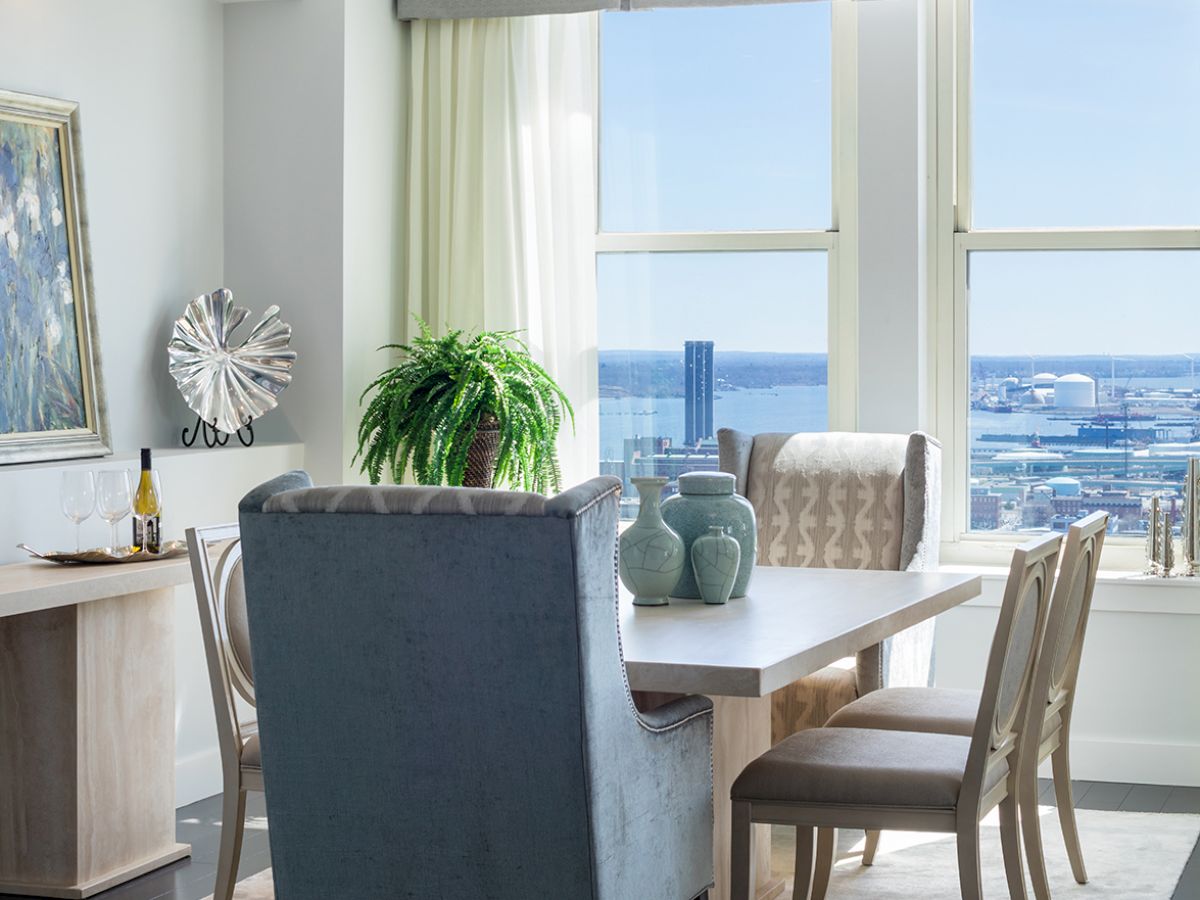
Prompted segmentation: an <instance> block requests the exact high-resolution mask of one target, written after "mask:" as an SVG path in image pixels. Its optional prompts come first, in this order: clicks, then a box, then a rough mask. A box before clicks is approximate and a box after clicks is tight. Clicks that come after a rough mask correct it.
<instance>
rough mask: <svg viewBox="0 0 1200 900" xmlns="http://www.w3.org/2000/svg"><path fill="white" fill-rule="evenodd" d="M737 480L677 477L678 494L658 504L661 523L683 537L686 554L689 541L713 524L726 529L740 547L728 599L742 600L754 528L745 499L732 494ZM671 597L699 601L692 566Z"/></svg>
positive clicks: (753, 552)
mask: <svg viewBox="0 0 1200 900" xmlns="http://www.w3.org/2000/svg"><path fill="white" fill-rule="evenodd" d="M736 486H737V479H736V478H734V477H733V476H732V475H730V474H729V473H728V472H685V473H684V474H683V475H680V476H679V493H678V494H676V495H675V496H674V497H668V498H667V500H666V502H665V503H663V505H662V517H663V521H665V522H666V523H667V525H668V526H669V527H670V528H672V529H674V530H675V531H676V532H678V534H679V536H680V537H681V538H683V545H684V547H685V548H686V549H687V551H688V552H689V553H690V552H691V548H692V542H693V541H695V540H696V538H698V537H700V536H701V535H704V534H708V529H709V528H711V527H712V526H713V525H720V526H722V527H724V528H726V529H728V531H729V534H730V536H731V537H732V538H733V539H734V540H735V541H737V542H738V545H739V546H740V547H741V560H740V562H739V563H738V574H737V579H736V580H735V581H734V583H733V593H732V594H731V595H730V596H732V597H735V598H736V597H745V596H746V590H747V588H748V587H749V586H750V575H751V573H752V572H753V571H754V561H755V560H756V559H757V558H758V529H757V527H756V525H755V522H754V507H752V506H751V505H750V501H749V500H747V499H746V498H745V497H742V496H739V495H738V494H735V493H734V488H735V487H736ZM671 596H672V597H690V598H692V599H696V600H699V599H701V598H700V586H699V585H698V584H697V583H696V576H695V574H694V573H693V572H692V567H691V566H688V567H687V568H686V569H684V572H683V576H682V577H681V578H680V579H679V584H678V585H676V587H675V590H674V591H673V592H672V593H671Z"/></svg>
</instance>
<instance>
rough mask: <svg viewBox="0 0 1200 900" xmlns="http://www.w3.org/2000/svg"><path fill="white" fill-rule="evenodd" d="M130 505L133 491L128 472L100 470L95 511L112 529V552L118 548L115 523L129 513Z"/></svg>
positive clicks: (97, 480) (123, 470)
mask: <svg viewBox="0 0 1200 900" xmlns="http://www.w3.org/2000/svg"><path fill="white" fill-rule="evenodd" d="M132 507H133V491H132V488H131V487H130V482H129V472H128V471H126V470H125V469H110V470H108V471H105V472H100V473H99V474H98V475H97V478H96V511H97V512H99V513H100V518H102V519H104V521H105V522H107V523H108V525H109V528H111V529H112V544H111V545H110V546H111V547H112V551H113V553H114V554H115V553H116V552H117V549H118V544H117V540H118V538H117V524H118V523H119V522H120V521H121V520H122V519H124V518H125V517H126V516H127V515H129V511H130V509H132Z"/></svg>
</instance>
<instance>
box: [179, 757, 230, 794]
mask: <svg viewBox="0 0 1200 900" xmlns="http://www.w3.org/2000/svg"><path fill="white" fill-rule="evenodd" d="M224 789H225V785H224V782H223V781H222V780H221V751H220V750H218V749H217V748H216V747H212V748H210V749H208V750H201V751H199V752H198V753H192V754H189V755H188V756H181V757H176V759H175V806H176V808H178V807H181V806H187V805H188V804H190V803H195V802H196V801H197V800H203V799H205V798H206V797H212V796H214V795H216V794H219V793H221V792H222V791H223V790H224Z"/></svg>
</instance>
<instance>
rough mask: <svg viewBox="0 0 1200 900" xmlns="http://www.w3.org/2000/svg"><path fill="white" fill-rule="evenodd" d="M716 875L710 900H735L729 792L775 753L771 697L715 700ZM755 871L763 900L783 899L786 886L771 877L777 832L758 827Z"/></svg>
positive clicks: (761, 899) (714, 836)
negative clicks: (749, 766) (744, 772)
mask: <svg viewBox="0 0 1200 900" xmlns="http://www.w3.org/2000/svg"><path fill="white" fill-rule="evenodd" d="M712 700H713V812H714V816H713V871H714V873H715V879H716V886H715V887H714V888H713V890H711V891H709V900H728V898H729V843H730V832H729V827H730V805H729V788H730V787H731V786H732V785H733V782H734V780H735V779H736V778H737V777H738V775H739V774H741V771H742V769H744V768H745V767H746V765H747V763H749V762H751V761H752V760H754V759H756V758H757V757H758V756H760V755H761V754H763V753H765V752H766V751H767V750H769V749H770V748H771V698H770V697H713V698H712ZM754 828H755V829H756V833H755V851H754V868H755V872H756V873H757V874H756V879H757V884H758V890H757V900H770V898H773V897H778V896H779V895H780V894H782V893H783V889H784V881H783V879H782V878H775V877H772V875H771V828H770V826H769V825H755V826H754Z"/></svg>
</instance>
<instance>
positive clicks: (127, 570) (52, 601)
mask: <svg viewBox="0 0 1200 900" xmlns="http://www.w3.org/2000/svg"><path fill="white" fill-rule="evenodd" d="M191 581H192V569H191V563H190V562H189V561H188V558H187V557H186V556H177V557H175V558H174V559H163V560H155V561H153V562H138V563H112V564H109V565H60V564H58V563H50V562H45V561H44V560H32V561H31V562H26V563H13V564H11V565H6V566H0V617H3V616H16V615H21V614H22V613H28V612H37V611H40V610H44V609H54V608H55V607H59V606H74V605H75V604H76V603H88V602H90V601H92V600H103V599H106V598H108V597H120V596H123V595H125V594H135V593H137V592H139V591H153V590H157V589H159V588H166V587H176V586H177V585H181V584H190V583H191Z"/></svg>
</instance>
